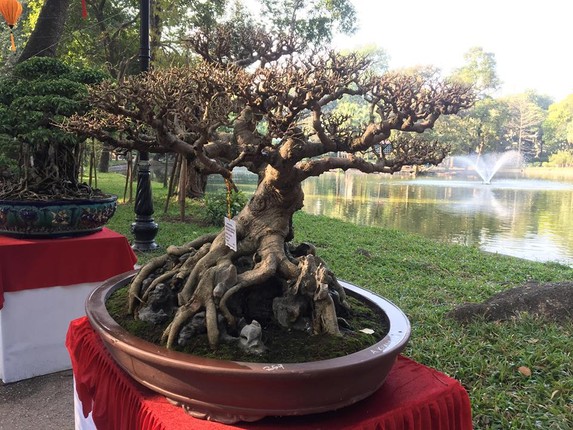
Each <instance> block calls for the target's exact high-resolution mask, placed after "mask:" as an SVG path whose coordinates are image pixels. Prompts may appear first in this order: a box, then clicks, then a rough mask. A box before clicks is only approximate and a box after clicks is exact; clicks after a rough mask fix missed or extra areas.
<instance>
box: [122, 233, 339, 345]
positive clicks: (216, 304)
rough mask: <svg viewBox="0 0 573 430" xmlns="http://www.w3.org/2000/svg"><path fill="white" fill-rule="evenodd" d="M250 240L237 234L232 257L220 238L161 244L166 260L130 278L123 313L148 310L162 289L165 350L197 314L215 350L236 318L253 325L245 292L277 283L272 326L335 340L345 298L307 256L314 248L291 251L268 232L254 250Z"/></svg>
mask: <svg viewBox="0 0 573 430" xmlns="http://www.w3.org/2000/svg"><path fill="white" fill-rule="evenodd" d="M255 243H256V242H255V241H254V240H253V239H252V237H251V238H245V237H242V238H241V239H240V240H239V243H238V251H237V252H234V251H232V250H231V249H229V248H228V247H227V246H226V245H225V242H224V234H223V233H220V234H219V235H210V236H207V237H202V238H200V239H197V240H195V241H193V242H190V243H189V244H187V245H184V246H181V247H169V248H168V253H167V254H166V255H164V256H162V257H158V258H155V259H153V260H151V261H150V262H149V263H148V264H147V265H146V266H145V267H144V268H142V269H141V271H140V272H139V274H138V275H137V276H136V277H135V278H134V280H133V282H132V285H131V287H130V310H131V311H132V312H133V313H135V314H136V313H137V308H139V307H140V306H143V305H144V304H145V306H147V307H148V308H149V307H153V306H151V304H150V303H148V301H149V300H151V299H152V294H151V292H153V291H154V290H155V289H156V288H158V287H159V286H162V287H161V288H165V287H164V286H165V285H168V286H169V289H170V291H171V294H172V296H173V298H174V302H177V303H178V306H177V307H176V311H175V309H174V310H173V311H171V315H173V314H174V316H173V319H172V321H171V323H170V324H169V326H168V327H167V328H166V329H165V331H164V333H163V336H162V340H163V342H165V343H166V345H167V347H168V348H173V347H174V346H175V345H176V344H177V343H178V338H179V332H180V331H181V329H182V328H183V327H184V326H185V325H186V324H187V323H188V322H189V321H190V320H191V319H193V317H194V316H195V315H196V314H198V313H199V312H203V311H204V312H205V328H206V331H207V337H208V340H209V344H210V345H211V347H213V348H216V347H217V345H218V343H219V341H220V339H221V338H223V337H225V336H223V333H224V334H227V333H229V334H233V335H234V336H238V334H239V331H240V330H239V327H238V325H239V323H238V322H239V319H243V320H244V323H247V324H249V323H251V322H252V321H253V320H254V318H253V317H251V316H250V315H249V314H248V310H247V308H246V307H244V306H245V302H244V300H246V298H247V297H248V296H249V294H251V293H250V292H249V291H256V290H251V288H255V287H260V286H263V285H267V283H268V282H271V283H272V284H274V285H276V283H279V284H280V285H281V288H279V289H278V290H277V291H278V296H274V294H277V293H274V292H273V293H272V294H273V296H271V300H272V303H273V304H272V309H273V315H274V318H275V319H276V320H277V321H278V322H279V324H281V325H283V326H284V327H285V328H286V329H292V328H303V329H305V330H308V331H309V332H312V333H317V334H318V333H325V334H330V335H340V330H339V328H338V318H337V309H344V308H346V307H347V303H346V295H345V293H344V290H343V289H342V287H341V286H340V284H339V283H338V281H337V280H336V277H335V276H334V274H333V273H332V272H331V271H330V270H328V268H327V267H326V265H325V264H324V262H323V261H322V260H321V259H320V258H319V257H316V256H315V255H313V254H314V252H315V249H314V247H312V246H309V245H304V246H302V245H301V246H299V247H297V248H294V247H292V246H290V245H287V244H285V240H284V237H283V236H282V235H281V234H278V233H276V234H273V233H268V234H267V235H265V236H263V237H261V238H260V239H259V240H258V243H257V244H256V245H257V246H255ZM281 291H282V294H281V293H280V292H281ZM272 297H274V299H272ZM168 313H169V312H168ZM221 317H222V318H221ZM220 324H225V325H226V327H225V328H222V326H220ZM241 324H243V323H241ZM221 330H223V332H221Z"/></svg>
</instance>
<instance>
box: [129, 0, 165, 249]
mask: <svg viewBox="0 0 573 430" xmlns="http://www.w3.org/2000/svg"><path fill="white" fill-rule="evenodd" d="M149 9H150V7H149V0H140V54H139V62H140V63H139V64H140V70H141V72H147V71H148V70H149V62H150V59H151V50H150V46H149V19H150V11H149ZM134 211H135V222H133V223H132V224H131V232H132V233H133V236H134V241H133V244H132V245H131V247H132V248H133V250H135V251H153V250H154V249H157V248H159V245H158V244H157V243H156V242H155V236H156V235H157V231H158V230H159V226H158V225H157V223H156V222H155V221H154V220H153V212H154V211H153V199H152V195H151V177H150V174H149V152H147V151H140V152H139V164H138V166H137V191H136V193H135V208H134Z"/></svg>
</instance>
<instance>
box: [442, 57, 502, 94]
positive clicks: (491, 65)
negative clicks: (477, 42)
mask: <svg viewBox="0 0 573 430" xmlns="http://www.w3.org/2000/svg"><path fill="white" fill-rule="evenodd" d="M464 61H465V64H464V65H463V66H462V67H460V68H459V69H457V70H455V71H454V73H453V77H454V78H456V79H459V80H461V81H462V82H465V83H468V84H472V85H473V86H474V88H475V89H476V91H478V93H479V94H481V95H482V96H485V95H487V94H491V93H492V92H493V91H495V90H496V89H498V88H499V86H500V84H501V83H500V81H499V78H498V76H497V70H496V66H497V62H496V60H495V54H493V53H492V52H485V51H484V49H483V48H481V47H473V48H471V49H470V50H469V51H468V52H466V53H465V54H464Z"/></svg>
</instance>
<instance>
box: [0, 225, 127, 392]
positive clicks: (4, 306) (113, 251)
mask: <svg viewBox="0 0 573 430" xmlns="http://www.w3.org/2000/svg"><path fill="white" fill-rule="evenodd" d="M136 261H137V258H136V256H135V254H134V253H133V251H132V250H131V247H130V246H129V242H128V241H127V239H126V238H125V237H124V236H122V235H120V234H118V233H116V232H114V231H112V230H109V229H106V228H104V229H103V230H102V231H100V232H98V233H94V234H91V235H88V236H82V237H78V238H65V239H64V238H62V239H53V240H49V239H39V240H20V239H14V238H10V237H7V236H0V379H2V380H3V381H4V382H14V381H19V380H21V379H26V378H31V377H34V376H38V375H44V374H47V373H52V372H57V371H60V370H65V369H69V368H70V367H71V362H70V358H69V355H68V353H67V351H66V348H65V337H66V331H67V329H68V326H69V323H70V321H71V320H73V319H75V318H78V317H80V316H82V315H85V311H84V305H85V300H86V298H87V296H88V294H89V293H90V292H91V291H92V290H93V289H94V288H95V287H96V286H98V285H100V284H101V282H102V281H104V280H106V279H108V278H110V277H112V276H115V275H117V274H120V273H124V272H127V271H129V270H132V269H133V265H134V264H135V262H136Z"/></svg>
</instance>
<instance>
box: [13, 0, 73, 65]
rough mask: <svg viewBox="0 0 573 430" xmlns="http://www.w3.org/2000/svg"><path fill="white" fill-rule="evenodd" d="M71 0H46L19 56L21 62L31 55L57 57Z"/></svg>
mask: <svg viewBox="0 0 573 430" xmlns="http://www.w3.org/2000/svg"><path fill="white" fill-rule="evenodd" d="M69 5H70V0H46V1H45V3H44V6H43V7H42V10H41V11H40V15H39V16H38V21H37V22H36V26H35V27H34V30H33V31H32V34H31V35H30V39H28V42H27V43H26V46H25V47H24V50H23V51H22V54H20V57H19V58H18V62H19V63H21V62H23V61H26V60H27V59H28V58H31V57H55V56H56V50H57V48H58V44H59V43H60V39H61V37H62V34H63V32H64V26H65V23H66V17H67V15H68V8H69Z"/></svg>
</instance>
